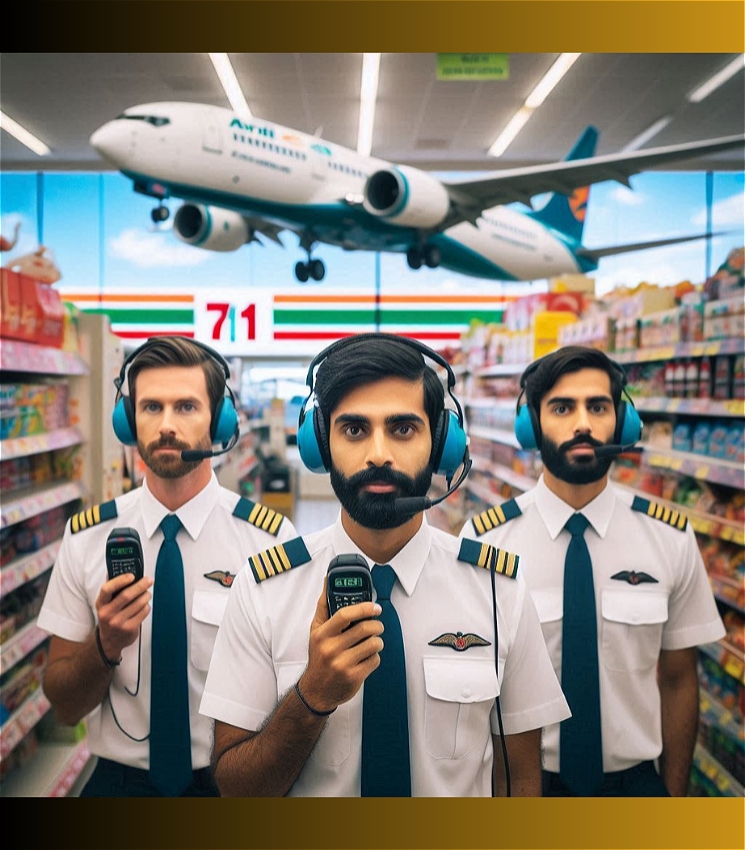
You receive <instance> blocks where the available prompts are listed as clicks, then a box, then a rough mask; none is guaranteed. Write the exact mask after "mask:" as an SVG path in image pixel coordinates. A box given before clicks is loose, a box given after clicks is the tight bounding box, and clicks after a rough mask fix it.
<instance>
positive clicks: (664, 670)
mask: <svg viewBox="0 0 745 850" xmlns="http://www.w3.org/2000/svg"><path fill="white" fill-rule="evenodd" d="M625 380H626V379H625V373H624V370H623V368H622V367H621V366H620V365H619V364H617V363H615V362H614V361H612V360H611V359H610V358H608V357H607V355H605V354H604V353H603V352H601V351H597V350H595V349H591V348H584V347H581V346H567V347H565V348H561V349H559V350H558V351H556V352H554V353H552V354H549V355H547V356H546V357H543V358H541V359H540V360H537V361H536V362H535V363H533V364H531V365H530V366H529V367H528V368H527V369H526V370H525V372H524V373H523V375H522V378H521V382H520V385H521V388H522V390H523V393H521V397H520V399H518V412H517V417H516V421H515V434H516V436H517V438H518V441H519V442H520V444H521V445H522V446H523V447H525V448H538V449H539V450H540V452H541V459H542V461H543V473H542V475H541V476H540V478H539V479H538V482H537V484H536V486H535V487H534V488H533V489H531V490H529V491H528V492H526V493H524V494H523V495H521V496H518V497H517V498H516V499H511V500H509V501H508V502H505V503H503V504H500V505H495V506H493V507H491V508H489V509H488V510H486V511H483V512H482V513H480V514H478V515H476V516H474V517H473V518H472V519H471V520H470V521H469V522H468V523H466V525H465V526H464V528H463V530H462V531H461V536H471V537H474V536H475V537H476V538H477V539H479V540H483V541H486V542H488V543H491V544H492V545H495V546H506V547H508V548H509V549H511V550H513V551H517V552H520V554H521V556H522V568H523V571H524V575H525V579H526V582H527V584H528V586H529V588H530V590H531V593H532V595H533V598H534V600H535V604H536V608H537V609H538V615H539V617H540V620H541V625H542V627H543V633H544V636H545V638H546V644H547V646H548V649H549V652H550V654H551V658H552V660H553V665H554V669H555V670H556V672H557V675H559V676H560V677H561V682H562V687H563V688H564V692H565V695H566V697H567V700H568V702H569V707H570V709H571V710H572V717H571V718H570V719H568V720H565V721H563V722H562V723H560V724H554V725H553V726H551V727H548V728H547V729H545V730H544V733H543V756H544V773H543V794H544V796H625V797H634V796H685V794H686V790H687V787H688V777H689V773H690V768H691V760H692V757H693V748H694V744H695V741H696V734H697V725H698V677H697V671H696V658H697V651H696V646H697V645H698V644H702V643H708V642H710V641H714V640H717V639H719V638H720V637H722V636H723V635H724V628H723V626H722V622H721V620H720V617H719V614H718V612H717V608H716V604H715V602H714V598H713V596H712V592H711V588H710V586H709V582H708V578H707V575H706V570H705V567H704V564H703V561H702V558H701V555H700V553H699V549H698V546H697V544H696V538H695V536H694V533H693V530H692V528H691V527H690V525H688V523H687V520H686V518H685V517H684V516H683V515H682V514H681V513H680V512H679V511H677V510H675V509H673V508H670V507H666V506H664V505H659V504H656V503H654V502H651V501H649V500H647V499H644V498H641V497H639V496H634V495H633V494H631V493H630V492H629V491H628V490H624V489H622V488H620V487H616V486H614V485H613V484H611V483H610V482H609V480H608V471H609V468H610V464H611V462H612V459H613V457H614V456H615V455H617V454H620V453H621V452H622V450H624V449H626V450H628V448H630V444H633V443H635V442H636V441H637V440H638V439H639V438H640V436H641V422H640V420H639V418H638V414H637V413H636V410H635V409H634V407H633V404H632V402H631V399H630V398H629V397H628V396H627V397H626V400H624V399H623V398H622V396H623V395H624V394H625ZM523 394H524V396H525V404H524V405H522V406H520V401H521V400H522V397H523ZM580 539H582V540H584V544H585V546H583V545H582V544H581V543H579V542H578V541H579V540H580ZM570 541H571V542H570ZM588 556H589V557H588ZM583 567H584V569H585V572H584V573H580V574H579V577H578V578H577V579H576V581H575V580H574V578H573V576H576V575H577V572H576V571H577V569H578V568H579V569H580V570H581V569H582V568H583ZM578 587H579V593H580V594H581V601H580V602H576V601H575V600H576V599H577V596H576V594H577V588H578ZM570 598H571V601H570ZM570 646H571V647H572V648H571V649H570V648H569V647H570ZM595 647H597V651H595ZM584 649H589V650H590V651H589V652H584V651H583V650H584ZM578 741H579V742H581V746H578V747H577V746H575V745H576V743H577V742H578ZM573 747H574V749H573ZM570 754H571V755H570Z"/></svg>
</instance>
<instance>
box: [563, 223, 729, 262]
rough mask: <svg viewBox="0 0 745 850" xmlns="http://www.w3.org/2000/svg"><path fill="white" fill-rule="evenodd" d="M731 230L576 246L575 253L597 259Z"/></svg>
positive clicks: (674, 243) (675, 243)
mask: <svg viewBox="0 0 745 850" xmlns="http://www.w3.org/2000/svg"><path fill="white" fill-rule="evenodd" d="M732 232H733V231H731V230H720V231H718V232H717V233H698V234H696V235H695V236H677V237H673V238H671V239H655V240H652V241H650V242H634V244H633V245H613V246H611V247H608V248H584V247H583V248H578V249H577V250H576V254H577V256H579V257H587V258H588V259H590V260H595V261H598V260H600V259H601V258H602V257H612V256H613V255H614V254H628V253H629V252H630V251H644V250H645V249H647V248H661V247H662V246H663V245H678V244H679V243H681V242H693V241H694V240H696V239H706V237H707V236H711V237H712V238H713V237H715V236H722V235H724V234H726V233H732Z"/></svg>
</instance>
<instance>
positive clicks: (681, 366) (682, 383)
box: [673, 360, 686, 398]
mask: <svg viewBox="0 0 745 850" xmlns="http://www.w3.org/2000/svg"><path fill="white" fill-rule="evenodd" d="M674 362H675V373H674V374H675V377H674V378H673V398H685V394H686V393H685V389H686V364H685V360H676V361H674Z"/></svg>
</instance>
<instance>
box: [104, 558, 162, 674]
mask: <svg viewBox="0 0 745 850" xmlns="http://www.w3.org/2000/svg"><path fill="white" fill-rule="evenodd" d="M134 579H135V577H134V575H133V574H132V573H121V574H120V575H118V576H114V578H112V579H109V580H108V581H105V582H104V583H103V585H102V586H101V590H100V591H99V593H98V598H97V599H96V613H97V616H98V636H99V641H100V644H101V648H102V650H103V654H104V655H105V657H106V658H107V659H109V660H110V661H116V660H117V659H119V658H121V654H122V650H123V649H124V648H125V647H127V646H130V644H132V643H134V642H135V640H137V638H138V636H139V634H140V626H141V625H142V623H143V621H144V620H145V618H146V617H147V616H148V615H149V613H150V600H151V599H152V593H151V592H150V588H151V587H152V585H153V579H152V578H149V577H148V576H145V577H143V578H141V579H140V580H139V581H135V580H134Z"/></svg>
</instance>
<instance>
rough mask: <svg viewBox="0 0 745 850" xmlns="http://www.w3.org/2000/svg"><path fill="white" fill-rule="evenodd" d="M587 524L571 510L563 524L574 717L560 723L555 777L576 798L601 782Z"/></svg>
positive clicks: (564, 669) (566, 675)
mask: <svg viewBox="0 0 745 850" xmlns="http://www.w3.org/2000/svg"><path fill="white" fill-rule="evenodd" d="M589 524H590V523H589V521H588V520H587V519H586V518H585V517H584V516H583V515H582V514H574V515H573V516H572V517H571V518H570V519H569V521H568V522H567V524H566V526H565V528H566V529H567V531H568V532H569V533H570V534H571V535H572V539H571V540H570V542H569V548H568V549H567V554H566V561H565V564H564V620H563V627H562V649H561V688H562V690H563V691H564V696H565V697H566V699H567V702H568V703H569V708H570V709H571V710H572V716H571V717H570V718H569V719H568V720H564V721H562V723H561V727H560V734H559V763H560V769H559V775H560V778H561V781H562V782H563V783H564V785H566V786H567V788H569V790H570V791H571V792H572V793H573V794H575V795H576V796H578V797H592V796H594V795H595V794H596V793H597V792H598V790H599V788H600V785H601V783H602V781H603V744H602V738H601V733H600V678H599V673H598V627H597V620H596V616H595V587H594V583H593V579H592V561H591V560H590V553H589V552H588V551H587V544H586V543H585V538H584V533H585V529H586V528H587V526H588V525H589Z"/></svg>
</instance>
